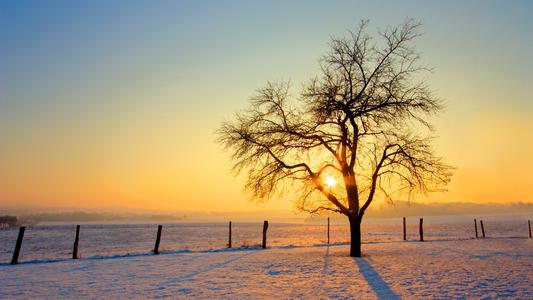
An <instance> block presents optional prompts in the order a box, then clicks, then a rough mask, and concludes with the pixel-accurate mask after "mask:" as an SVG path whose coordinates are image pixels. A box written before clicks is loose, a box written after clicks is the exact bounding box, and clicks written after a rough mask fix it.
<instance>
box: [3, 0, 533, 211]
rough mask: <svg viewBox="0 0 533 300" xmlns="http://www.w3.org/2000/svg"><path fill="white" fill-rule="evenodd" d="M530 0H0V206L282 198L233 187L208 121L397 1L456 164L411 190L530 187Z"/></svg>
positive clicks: (485, 199) (511, 196)
mask: <svg viewBox="0 0 533 300" xmlns="http://www.w3.org/2000/svg"><path fill="white" fill-rule="evenodd" d="M532 12H533V4H532V3H531V2H528V1H513V2H512V3H507V2H504V1H483V2H481V1H479V2H476V1H470V2H463V1H447V2H445V3H441V2H431V3H428V2H426V1H409V2H397V1H390V2H380V3H379V5H378V4H374V3H369V2H365V3H357V2H353V1H336V2H327V3H326V2H324V3H320V2H319V3H312V2H311V3H310V2H307V1H291V2H289V3H286V2H283V1H280V2H271V1H269V2H267V3H250V2H247V1H242V2H241V1H231V2H229V3H228V2H224V3H222V2H217V1H206V2H195V1H190V2H182V1H165V2H157V3H152V2H148V1H130V2H128V5H127V6H124V5H121V3H120V2H108V1H91V2H90V3H84V2H72V1H53V2H37V1H36V2H19V1H0V143H1V145H0V209H4V210H10V209H11V210H12V209H13V208H18V209H21V208H24V209H27V210H34V211H35V210H38V209H51V210H59V211H72V210H73V209H76V210H97V211H134V212H145V211H157V212H183V211H209V212H219V213H222V212H248V211H263V210H266V211H287V212H289V213H291V212H292V211H293V210H294V207H293V203H292V202H291V201H289V199H290V195H287V197H286V199H283V198H280V199H273V200H272V201H271V202H269V203H263V204H260V205H259V206H258V205H256V203H254V202H253V201H249V200H248V199H247V198H246V195H245V194H244V193H242V191H241V186H242V182H241V179H240V178H238V179H234V178H233V175H232V173H231V172H230V170H229V168H230V164H229V158H228V156H229V155H228V154H227V153H224V152H223V151H222V150H221V149H220V146H218V145H217V144H216V143H215V136H214V133H213V132H214V130H215V129H216V128H217V127H218V126H219V124H220V123H221V122H222V121H223V120H227V119H231V118H233V113H234V112H235V111H237V110H239V109H242V108H243V107H245V105H246V103H247V99H248V98H249V97H250V96H251V95H252V94H253V93H254V91H255V89H257V88H258V87H260V86H262V85H263V84H264V83H265V82H266V81H267V80H278V79H290V80H291V82H292V83H293V90H292V93H293V94H294V95H297V94H298V92H299V88H300V86H301V84H302V83H303V82H305V81H306V80H308V79H310V78H311V77H312V76H314V75H315V74H316V73H317V71H318V63H317V60H318V59H319V57H320V56H321V55H322V54H323V53H324V51H325V49H327V47H328V41H329V38H330V36H331V35H334V36H341V35H345V34H346V30H347V29H353V28H354V26H356V24H358V22H359V21H360V20H361V19H367V18H368V19H370V20H371V22H370V28H371V29H372V30H373V31H375V29H380V28H381V29H384V28H385V27H386V26H387V25H389V24H391V25H396V24H399V23H401V22H403V21H405V19H406V18H407V17H413V18H415V19H417V20H419V21H421V22H422V23H423V31H424V33H425V34H424V35H423V36H422V37H421V38H419V39H418V40H417V42H416V47H417V49H418V50H420V51H421V52H422V60H423V62H425V63H427V64H428V65H430V66H432V67H434V68H435V70H434V73H433V74H432V75H431V76H430V77H429V84H430V85H431V87H432V88H433V89H434V90H435V92H436V94H437V95H438V96H439V97H442V98H443V99H445V101H446V105H447V108H446V110H445V112H444V113H443V114H441V115H439V116H436V117H435V119H434V120H432V122H433V123H434V124H435V125H436V126H435V127H436V130H437V131H436V132H437V135H439V136H440V137H439V138H438V139H437V140H436V146H437V147H436V148H437V149H436V150H437V153H438V154H439V155H441V156H443V157H445V158H446V160H447V161H448V162H449V163H451V164H452V165H454V166H455V167H457V170H456V172H455V175H454V177H453V179H452V181H451V183H450V184H449V186H448V192H446V193H438V194H431V195H428V196H419V197H417V198H416V201H421V202H422V201H423V202H438V203H448V202H464V203H480V204H486V203H497V204H511V203H516V202H524V203H533V176H531V170H532V169H533V157H532V156H531V155H530V152H531V149H532V148H533V138H532V137H531V136H532V135H531V132H533V119H532V118H531V113H532V112H533V101H531V95H532V94H533V86H532V85H531V84H530V83H531V82H533V72H532V71H531V70H533V60H532V59H531V57H530V56H531V53H533V36H532V35H531V32H533V17H532ZM377 200H380V199H377ZM398 200H404V199H398ZM529 207H530V206H529ZM500 209H501V207H500V206H494V211H499V210H500Z"/></svg>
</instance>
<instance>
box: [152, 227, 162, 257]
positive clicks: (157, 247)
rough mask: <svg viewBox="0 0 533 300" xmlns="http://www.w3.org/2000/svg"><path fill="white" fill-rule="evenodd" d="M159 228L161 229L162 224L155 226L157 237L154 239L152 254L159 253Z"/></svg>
mask: <svg viewBox="0 0 533 300" xmlns="http://www.w3.org/2000/svg"><path fill="white" fill-rule="evenodd" d="M161 230H163V225H158V226H157V237H156V239H155V246H154V254H159V243H160V242H161Z"/></svg>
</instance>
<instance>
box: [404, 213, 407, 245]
mask: <svg viewBox="0 0 533 300" xmlns="http://www.w3.org/2000/svg"><path fill="white" fill-rule="evenodd" d="M405 226H406V224H405V217H403V240H404V241H407V228H406V227H405Z"/></svg>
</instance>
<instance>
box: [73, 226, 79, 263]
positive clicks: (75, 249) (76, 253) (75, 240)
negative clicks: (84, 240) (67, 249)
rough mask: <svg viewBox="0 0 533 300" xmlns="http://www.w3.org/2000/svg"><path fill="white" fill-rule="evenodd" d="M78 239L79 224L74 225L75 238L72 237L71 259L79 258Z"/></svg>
mask: <svg viewBox="0 0 533 300" xmlns="http://www.w3.org/2000/svg"><path fill="white" fill-rule="evenodd" d="M79 240H80V225H76V238H75V239H74V248H73V249H72V259H78V258H80V257H79V255H78V243H79Z"/></svg>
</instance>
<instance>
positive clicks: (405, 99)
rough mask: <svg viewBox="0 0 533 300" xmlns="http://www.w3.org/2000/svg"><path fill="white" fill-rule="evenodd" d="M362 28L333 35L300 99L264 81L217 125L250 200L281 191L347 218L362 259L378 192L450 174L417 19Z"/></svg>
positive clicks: (444, 179) (414, 188) (437, 182)
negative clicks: (374, 31) (438, 147)
mask: <svg viewBox="0 0 533 300" xmlns="http://www.w3.org/2000/svg"><path fill="white" fill-rule="evenodd" d="M367 25H368V21H362V22H361V23H360V25H359V26H358V28H357V30H356V31H353V32H351V31H350V32H349V35H348V36H347V37H342V38H332V39H331V44H330V50H329V52H328V53H326V54H325V55H324V56H323V57H322V58H321V60H320V66H321V73H320V74H319V76H317V77H316V78H314V79H312V80H310V81H309V82H308V83H307V84H305V85H304V87H303V90H302V92H301V94H300V95H299V97H297V98H296V99H294V100H293V98H291V97H290V94H289V90H290V84H289V83H288V82H280V83H272V82H269V83H267V85H266V86H265V87H264V88H262V89H259V90H258V91H257V94H256V95H255V96H254V97H253V98H252V99H251V105H250V107H249V109H248V110H246V111H243V112H241V113H238V114H237V115H236V119H235V120H234V121H232V122H226V123H223V124H222V126H221V127H220V128H219V129H218V132H217V133H218V137H219V142H220V143H221V144H222V145H224V146H225V148H226V149H227V150H229V151H231V152H232V159H233V162H234V170H235V171H236V173H241V172H244V173H246V175H247V178H246V183H245V189H246V190H248V191H250V192H251V193H252V195H253V197H255V198H256V199H263V200H268V199H269V198H270V197H273V196H279V195H282V194H286V193H289V194H291V195H294V196H295V197H296V200H297V206H298V208H300V209H301V210H303V211H307V212H310V213H320V212H323V211H333V212H337V213H341V214H344V215H346V216H347V217H348V220H349V222H350V232H351V247H350V255H351V256H361V220H362V218H363V216H364V214H365V211H366V210H367V208H368V207H369V205H370V204H371V203H372V201H373V200H374V199H375V198H376V197H383V198H385V199H388V200H389V201H392V197H393V196H399V195H404V196H405V195H407V196H410V195H411V194H412V193H413V192H422V193H426V192H430V191H435V190H439V189H441V188H442V187H443V186H445V185H446V184H447V183H448V182H449V180H450V177H451V175H452V168H451V167H450V166H448V165H446V164H445V163H443V162H442V159H441V158H439V157H436V156H435V155H434V153H433V151H432V149H431V147H430V143H431V140H432V138H431V137H430V133H431V132H432V131H433V130H432V128H431V125H430V124H429V123H428V122H427V117H428V116H430V115H431V114H434V113H436V112H438V111H439V110H441V108H442V105H441V101H440V100H439V99H438V98H437V97H435V96H434V95H433V94H432V92H431V91H430V89H429V88H428V86H427V85H426V83H425V81H424V78H423V77H422V76H421V75H423V74H424V73H428V72H429V71H430V70H429V69H428V68H427V67H425V66H424V65H421V64H420V63H419V54H418V53H417V52H416V51H415V49H414V47H413V45H412V42H413V40H414V39H415V38H417V37H418V36H419V35H420V33H419V28H420V24H419V23H416V22H414V21H413V20H408V21H406V22H405V23H403V24H402V25H400V26H398V27H388V28H387V29H386V30H385V31H383V32H380V33H379V37H380V38H379V41H378V42H375V41H374V39H373V38H372V37H371V36H370V35H369V34H368V33H367ZM326 178H329V179H326ZM332 178H333V179H332ZM335 178H336V179H337V180H338V181H339V182H340V183H341V184H339V185H333V181H334V179H335Z"/></svg>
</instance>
